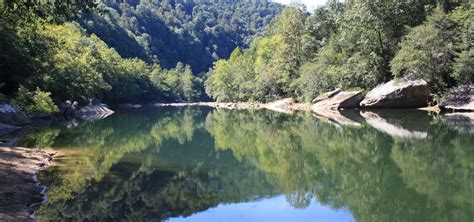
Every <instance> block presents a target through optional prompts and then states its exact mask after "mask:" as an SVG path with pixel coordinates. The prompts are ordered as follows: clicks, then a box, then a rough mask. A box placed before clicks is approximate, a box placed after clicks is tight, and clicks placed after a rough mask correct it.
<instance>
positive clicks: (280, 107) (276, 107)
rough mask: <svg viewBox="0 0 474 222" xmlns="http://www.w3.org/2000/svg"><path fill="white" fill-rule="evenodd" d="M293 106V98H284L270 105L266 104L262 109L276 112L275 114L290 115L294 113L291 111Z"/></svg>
mask: <svg viewBox="0 0 474 222" xmlns="http://www.w3.org/2000/svg"><path fill="white" fill-rule="evenodd" d="M294 104H295V100H294V99H293V98H285V99H280V100H277V101H275V102H272V103H267V104H265V105H263V107H264V108H266V109H269V110H273V111H276V112H281V113H287V114H291V113H293V111H294V110H293V105H294Z"/></svg>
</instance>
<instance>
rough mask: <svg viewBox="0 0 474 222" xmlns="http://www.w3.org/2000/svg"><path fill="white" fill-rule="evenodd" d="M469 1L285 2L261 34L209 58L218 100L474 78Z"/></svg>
mask: <svg viewBox="0 0 474 222" xmlns="http://www.w3.org/2000/svg"><path fill="white" fill-rule="evenodd" d="M473 9H474V8H473V4H472V3H469V2H467V1H398V0H389V1H365V0H355V1H347V2H344V3H343V2H340V1H334V0H331V1H328V3H327V4H326V5H325V6H324V7H321V8H317V9H316V10H315V11H314V12H312V13H308V12H306V11H304V10H302V9H301V7H298V5H294V7H287V8H285V9H284V10H283V11H282V13H281V15H280V16H279V17H278V18H277V19H276V21H275V22H274V23H273V24H272V25H271V28H269V29H268V31H267V33H266V35H265V37H263V38H258V39H256V40H255V41H253V42H252V44H251V46H250V48H248V49H241V48H237V49H236V50H235V51H234V52H233V53H232V55H231V57H230V58H229V59H227V60H219V61H217V62H216V63H215V64H214V67H213V70H212V71H211V72H210V74H209V78H208V80H207V82H206V91H207V93H208V94H209V95H211V96H212V97H213V98H214V99H216V100H218V101H272V100H275V99H278V98H284V97H293V98H297V99H299V100H305V101H311V100H312V99H313V98H315V97H316V96H317V95H319V94H320V93H321V92H324V91H328V90H333V89H334V88H342V89H354V88H359V89H361V90H364V91H367V90H370V89H371V88H372V87H374V86H376V85H377V84H380V83H383V82H386V81H388V80H390V79H393V78H394V77H406V78H423V79H424V80H426V81H427V82H428V83H429V84H430V87H431V91H432V93H433V94H434V98H435V99H436V98H437V97H436V96H439V95H442V94H443V93H445V92H446V90H447V89H449V88H450V87H453V86H456V85H460V84H463V83H472V82H473V81H474V63H473V61H474V48H473V46H474V39H473V36H474V13H473Z"/></svg>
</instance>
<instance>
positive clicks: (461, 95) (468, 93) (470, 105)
mask: <svg viewBox="0 0 474 222" xmlns="http://www.w3.org/2000/svg"><path fill="white" fill-rule="evenodd" d="M439 107H440V108H441V109H442V110H453V111H471V112H472V111H474V85H472V84H471V85H464V86H460V87H458V88H457V89H456V90H454V91H453V92H451V93H450V94H449V95H448V96H446V97H445V98H444V99H443V101H441V104H440V106H439Z"/></svg>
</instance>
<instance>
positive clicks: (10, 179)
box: [0, 147, 55, 221]
mask: <svg viewBox="0 0 474 222" xmlns="http://www.w3.org/2000/svg"><path fill="white" fill-rule="evenodd" d="M54 155H55V153H54V152H53V151H48V150H40V149H30V148H20V147H13V148H8V147H0V178H1V179H0V221H35V219H34V218H33V217H32V214H33V210H32V207H34V206H36V205H37V204H39V203H41V202H43V201H44V200H45V197H44V190H45V187H44V186H42V185H41V184H40V183H39V181H38V178H37V173H38V171H40V170H43V169H45V168H47V167H48V166H49V164H50V161H51V160H52V157H53V156H54Z"/></svg>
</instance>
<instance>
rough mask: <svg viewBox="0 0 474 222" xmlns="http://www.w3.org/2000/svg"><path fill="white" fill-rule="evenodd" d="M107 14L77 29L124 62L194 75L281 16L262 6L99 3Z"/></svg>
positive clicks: (275, 7) (87, 18) (199, 0)
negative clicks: (180, 68)
mask: <svg viewBox="0 0 474 222" xmlns="http://www.w3.org/2000/svg"><path fill="white" fill-rule="evenodd" d="M100 8H101V9H104V10H106V11H107V13H101V14H98V13H95V14H85V15H83V17H82V19H81V25H82V26H83V27H84V28H86V29H87V30H88V33H95V34H96V35H97V36H99V37H100V38H101V39H102V40H104V42H106V43H107V44H108V45H109V46H111V47H113V48H115V49H116V50H117V51H118V52H119V53H120V55H122V56H123V57H125V58H134V57H138V58H140V59H142V60H145V61H147V62H149V63H150V62H155V63H159V64H160V66H162V67H163V68H166V69H171V68H174V67H175V65H176V64H177V63H178V62H181V63H183V64H188V65H190V66H191V68H192V70H193V71H194V73H200V72H207V71H208V70H209V67H210V66H212V62H214V61H215V60H217V59H226V58H228V57H229V55H230V53H231V52H232V51H233V50H234V49H235V48H236V47H245V46H248V45H249V43H250V42H251V41H252V39H253V37H254V36H256V35H259V33H260V32H262V31H263V29H264V28H265V27H266V26H267V24H269V23H270V22H271V21H272V19H273V18H274V17H275V16H276V15H277V14H278V13H279V12H280V10H281V5H280V4H277V3H273V2H270V1H267V0H264V1H207V0H187V1H182V0H169V1H149V0H147V1H103V5H101V7H100Z"/></svg>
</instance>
